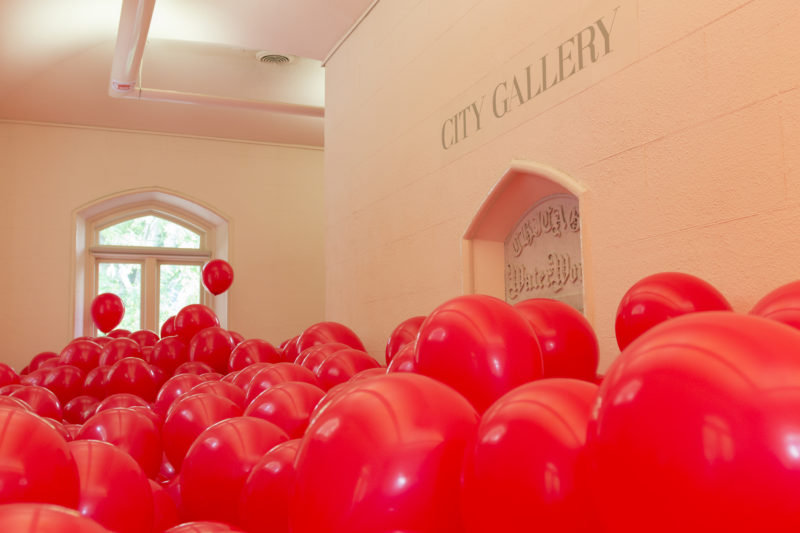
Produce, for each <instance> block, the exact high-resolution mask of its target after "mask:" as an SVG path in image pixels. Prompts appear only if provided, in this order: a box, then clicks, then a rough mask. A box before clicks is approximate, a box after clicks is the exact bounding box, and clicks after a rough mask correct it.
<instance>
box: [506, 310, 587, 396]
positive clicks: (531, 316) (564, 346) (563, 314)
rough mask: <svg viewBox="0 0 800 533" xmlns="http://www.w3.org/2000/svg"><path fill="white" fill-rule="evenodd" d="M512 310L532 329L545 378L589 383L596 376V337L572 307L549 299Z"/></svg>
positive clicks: (583, 318)
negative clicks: (539, 350)
mask: <svg viewBox="0 0 800 533" xmlns="http://www.w3.org/2000/svg"><path fill="white" fill-rule="evenodd" d="M514 308H515V309H516V310H517V311H519V313H520V314H522V316H523V317H525V320H527V321H528V324H530V326H531V327H532V328H533V333H534V335H536V340H538V341H539V348H541V350H542V363H543V365H544V377H546V378H575V379H583V380H587V381H591V380H593V379H594V377H595V376H596V375H597V363H598V360H599V350H598V345H597V336H596V335H595V333H594V330H593V329H592V326H591V324H589V321H588V320H586V317H584V316H583V315H582V314H581V313H580V312H579V311H578V310H576V309H575V308H574V307H572V306H569V305H567V304H565V303H564V302H559V301H558V300H551V299H548V298H532V299H530V300H524V301H522V302H519V303H518V304H516V305H515V306H514Z"/></svg>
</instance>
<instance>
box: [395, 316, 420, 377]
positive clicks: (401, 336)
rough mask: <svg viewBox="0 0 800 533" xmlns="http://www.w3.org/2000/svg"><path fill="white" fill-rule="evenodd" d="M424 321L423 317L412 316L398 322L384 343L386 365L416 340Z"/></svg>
mask: <svg viewBox="0 0 800 533" xmlns="http://www.w3.org/2000/svg"><path fill="white" fill-rule="evenodd" d="M424 321H425V317H424V316H414V317H411V318H407V319H406V320H403V321H402V322H400V324H398V325H397V327H396V328H394V330H393V331H392V333H391V335H389V340H388V341H387V343H386V364H387V365H388V364H389V363H391V362H392V358H393V357H394V356H395V354H396V353H397V352H399V351H400V350H401V349H402V348H403V346H405V345H406V344H409V343H413V342H414V341H416V340H417V334H418V333H419V328H420V326H422V323H423V322H424Z"/></svg>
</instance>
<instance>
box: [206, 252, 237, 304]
mask: <svg viewBox="0 0 800 533" xmlns="http://www.w3.org/2000/svg"><path fill="white" fill-rule="evenodd" d="M232 283H233V267H231V265H230V264H229V263H228V262H227V261H223V260H222V259H212V260H211V261H209V262H208V263H206V265H205V266H204V267H203V285H205V286H206V289H208V292H210V293H211V294H214V295H217V294H222V293H223V292H225V291H227V290H228V288H229V287H230V286H231V284H232Z"/></svg>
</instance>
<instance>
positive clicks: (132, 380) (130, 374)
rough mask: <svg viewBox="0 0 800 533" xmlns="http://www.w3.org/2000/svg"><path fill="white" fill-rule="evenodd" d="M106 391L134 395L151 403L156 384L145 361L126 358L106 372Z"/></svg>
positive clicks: (156, 390) (156, 389) (153, 398)
mask: <svg viewBox="0 0 800 533" xmlns="http://www.w3.org/2000/svg"><path fill="white" fill-rule="evenodd" d="M106 391H107V393H108V394H119V393H129V394H134V395H136V396H139V397H140V398H142V399H143V400H145V401H147V402H152V401H154V400H155V399H156V394H157V393H158V384H157V383H156V380H155V378H154V376H153V374H152V373H151V372H150V365H149V364H148V363H147V361H145V360H144V359H139V358H138V357H126V358H124V359H121V360H119V361H117V362H116V363H114V364H113V365H112V366H111V370H109V371H108V377H107V378H106Z"/></svg>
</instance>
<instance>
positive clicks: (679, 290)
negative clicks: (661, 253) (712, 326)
mask: <svg viewBox="0 0 800 533" xmlns="http://www.w3.org/2000/svg"><path fill="white" fill-rule="evenodd" d="M730 310H731V304H729V303H728V300H726V299H725V297H724V296H723V295H722V293H720V292H719V291H718V290H717V289H715V288H714V287H713V286H712V285H711V284H710V283H708V282H706V281H704V280H702V279H700V278H698V277H696V276H692V275H691V274H684V273H682V272H660V273H658V274H653V275H651V276H647V277H645V278H643V279H641V280H640V281H637V282H636V283H635V284H634V285H633V286H632V287H631V288H630V289H628V291H627V292H626V293H625V295H624V296H623V297H622V300H621V301H620V303H619V306H618V307H617V318H616V321H615V323H614V331H615V333H616V335H617V345H618V346H619V349H620V350H624V349H625V347H626V346H628V345H629V344H630V343H631V342H633V341H634V340H635V339H636V338H637V337H638V336H639V335H641V334H642V333H644V332H645V331H647V330H648V329H650V328H652V327H653V326H655V325H657V324H660V323H661V322H664V321H665V320H668V319H670V318H675V317H678V316H681V315H685V314H688V313H696V312H698V311H730Z"/></svg>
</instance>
